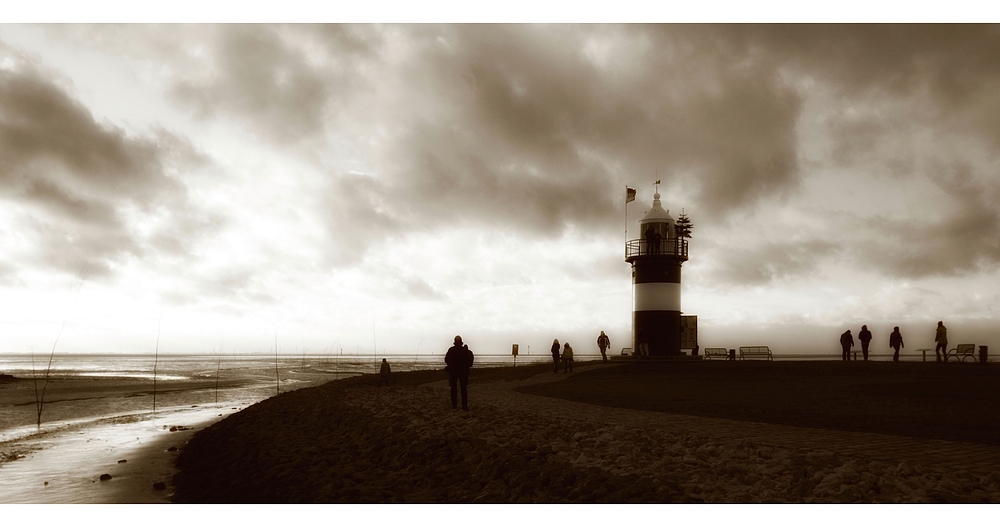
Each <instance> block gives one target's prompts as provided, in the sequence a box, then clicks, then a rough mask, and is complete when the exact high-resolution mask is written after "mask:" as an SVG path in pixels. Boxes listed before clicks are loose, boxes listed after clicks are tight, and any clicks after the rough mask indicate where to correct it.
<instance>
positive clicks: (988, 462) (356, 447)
mask: <svg viewBox="0 0 1000 527" xmlns="http://www.w3.org/2000/svg"><path fill="white" fill-rule="evenodd" d="M772 364H776V363H772ZM695 366H699V365H695ZM703 366H708V365H703ZM927 366H930V367H933V365H927ZM627 367H629V366H628V365H624V366H623V365H615V364H607V365H605V364H600V363H589V364H585V363H581V364H579V365H578V367H577V373H574V374H571V375H563V374H562V373H559V374H553V373H552V372H551V370H550V369H548V368H547V367H545V366H530V367H525V368H502V369H501V368H498V369H495V370H497V371H488V370H483V371H479V372H475V370H474V372H475V373H478V374H479V375H474V376H473V378H472V382H471V384H470V404H471V407H472V409H471V411H469V412H463V411H461V410H453V409H452V408H451V407H450V403H449V402H448V394H447V391H448V388H447V383H446V381H445V380H443V378H442V374H441V372H414V373H410V374H405V375H401V376H398V377H397V381H398V384H397V385H396V386H393V387H391V388H377V387H375V386H374V384H373V380H374V378H373V377H372V376H366V377H363V378H358V379H353V380H350V381H342V382H337V383H329V384H327V385H323V386H319V387H315V388H311V389H307V390H300V391H297V392H294V393H290V394H286V395H282V396H280V397H276V398H272V399H269V400H267V401H263V402H261V403H259V404H256V405H254V406H252V407H250V408H248V409H246V410H244V411H242V412H239V413H237V414H234V415H232V416H230V417H228V418H226V419H224V420H222V421H220V422H219V423H217V424H215V425H213V426H211V427H209V428H207V429H205V430H204V431H202V432H200V433H198V434H197V435H196V436H195V437H194V438H193V439H192V440H191V442H190V443H189V444H188V446H187V447H186V448H185V450H184V451H183V452H182V454H181V456H180V457H179V458H178V467H179V468H180V470H181V471H180V473H179V474H178V475H177V477H176V478H175V483H176V487H177V490H176V494H175V496H174V500H175V501H177V502H209V503H231V502H250V503H303V502H306V503H308V502H321V503H323V502H360V503H392V502H405V503H565V502H568V503H676V502H707V503H756V502H765V503H769V502H773V503H786V502H792V503H798V502H822V503H951V502H962V503H968V502H997V501H1000V463H998V461H1000V460H998V459H997V457H996V456H995V455H992V454H991V452H992V447H990V446H989V445H987V444H984V443H982V442H979V443H977V442H956V441H948V440H941V439H924V438H920V437H919V436H912V435H910V436H901V435H893V434H885V433H873V432H870V431H865V430H851V429H846V430H845V429H843V428H844V427H839V429H838V426H833V427H831V428H822V427H816V426H815V425H814V424H811V426H808V427H806V426H794V425H789V424H781V423H769V422H767V420H760V419H758V420H756V421H754V420H744V419H732V418H720V417H710V416H699V415H691V414H690V412H689V413H686V414H685V413H683V412H681V413H668V412H664V411H649V410H641V409H632V408H622V407H618V408H616V407H612V406H606V405H598V404H588V403H585V402H575V401H572V400H567V398H566V397H562V398H556V397H550V396H540V395H533V394H531V393H525V392H530V391H532V390H534V389H537V388H539V387H542V386H545V387H557V386H572V385H573V384H574V383H576V384H578V385H580V384H583V385H586V384H589V385H590V386H591V387H592V390H594V391H598V392H600V390H606V389H607V388H608V386H603V387H602V385H601V382H602V380H601V379H602V378H604V377H603V376H606V375H610V374H613V373H614V372H616V371H621V368H627ZM714 367H717V366H714ZM765 367H768V366H760V368H765ZM773 367H774V368H779V369H781V368H783V369H785V370H789V369H791V370H793V371H794V369H795V368H796V366H795V365H794V363H785V364H783V365H779V366H773ZM831 367H837V364H831ZM852 367H853V366H852ZM949 367H950V366H949ZM956 367H959V368H961V367H966V368H969V367H975V366H973V365H956ZM956 371H957V370H956ZM970 371H971V370H970ZM897 380H898V379H897ZM553 381H565V382H553ZM635 382H638V383H639V384H642V382H643V381H642V380H641V379H638V380H636V381H635ZM578 387H579V386H578ZM612 388H613V386H612ZM574 393H576V394H577V395H579V394H580V391H579V390H576V391H575V392H574ZM695 395H697V394H692V396H695ZM750 400H752V398H751V399H750ZM816 411H819V412H821V411H822V408H815V409H814V413H815V412H816ZM848 428H849V427H848ZM865 445H868V447H867V448H858V447H859V446H861V447H864V446H865ZM907 454H909V455H907Z"/></svg>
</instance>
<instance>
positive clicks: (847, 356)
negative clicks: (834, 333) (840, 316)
mask: <svg viewBox="0 0 1000 527" xmlns="http://www.w3.org/2000/svg"><path fill="white" fill-rule="evenodd" d="M840 347H841V348H843V350H844V353H843V360H847V361H849V360H851V348H853V347H854V337H852V336H851V330H847V331H845V332H844V334H843V335H841V336H840Z"/></svg>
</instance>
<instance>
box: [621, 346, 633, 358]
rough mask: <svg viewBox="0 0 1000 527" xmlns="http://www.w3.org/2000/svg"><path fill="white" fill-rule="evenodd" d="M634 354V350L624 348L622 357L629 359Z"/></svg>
mask: <svg viewBox="0 0 1000 527" xmlns="http://www.w3.org/2000/svg"><path fill="white" fill-rule="evenodd" d="M631 354H632V348H622V357H628V356H629V355H631Z"/></svg>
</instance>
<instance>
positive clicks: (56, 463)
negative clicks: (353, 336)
mask: <svg viewBox="0 0 1000 527" xmlns="http://www.w3.org/2000/svg"><path fill="white" fill-rule="evenodd" d="M329 378H331V376H330V375H327V374H321V373H317V372H315V371H304V372H297V371H295V372H288V378H283V379H282V390H285V391H290V390H293V389H295V388H299V387H302V386H308V385H311V384H315V383H316V382H321V381H322V380H324V379H329ZM272 382H273V381H272ZM218 387H219V390H218V397H219V402H218V403H216V402H215V398H216V382H215V380H214V379H211V380H206V379H186V378H178V379H167V380H164V381H161V382H159V383H158V386H157V410H156V414H155V416H154V414H153V413H152V386H151V382H150V381H149V380H146V379H134V378H108V377H95V378H79V377H70V378H53V379H51V380H50V383H49V386H48V389H47V391H46V395H45V401H46V402H45V407H44V409H43V414H42V426H41V427H40V428H38V427H37V426H36V422H35V421H36V413H35V412H36V410H35V408H36V407H35V389H34V385H33V383H32V381H31V380H30V379H16V380H10V381H8V382H5V383H3V385H0V413H2V415H0V417H2V420H0V423H2V425H3V426H4V428H3V429H0V503H167V502H169V501H170V497H171V495H172V494H173V478H172V476H173V474H174V472H175V471H176V469H175V465H174V461H175V459H176V457H177V455H178V453H179V451H180V449H182V448H183V446H184V444H186V443H187V441H188V440H189V439H190V438H191V436H192V435H193V433H194V432H195V431H196V430H198V429H201V428H203V427H205V426H207V425H209V424H211V423H213V422H215V421H218V420H220V419H222V418H223V417H225V416H228V415H230V414H232V413H234V412H236V411H237V410H239V409H244V408H246V407H247V406H248V405H250V404H253V403H255V402H257V401H259V400H261V399H264V398H267V397H269V396H270V395H272V394H273V390H274V385H273V384H271V382H268V383H266V384H263V383H261V382H259V381H257V380H254V379H249V378H241V379H224V380H221V381H220V382H219V384H218ZM171 447H175V448H174V449H173V450H169V449H170V448H171ZM121 460H125V462H124V463H119V461H121ZM102 474H108V475H110V476H111V478H110V479H107V480H101V479H100V477H101V475H102ZM46 483H47V484H46ZM155 483H163V484H164V485H163V487H164V488H163V489H154V487H153V485H154V484H155Z"/></svg>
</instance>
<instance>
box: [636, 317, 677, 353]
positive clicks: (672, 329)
mask: <svg viewBox="0 0 1000 527" xmlns="http://www.w3.org/2000/svg"><path fill="white" fill-rule="evenodd" d="M632 327H633V328H634V330H635V333H634V335H633V339H634V340H633V342H632V350H633V353H634V354H639V349H640V347H639V346H640V344H642V343H643V342H645V343H646V344H647V345H648V346H649V356H650V357H664V356H677V355H682V353H681V312H680V311H634V312H632Z"/></svg>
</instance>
